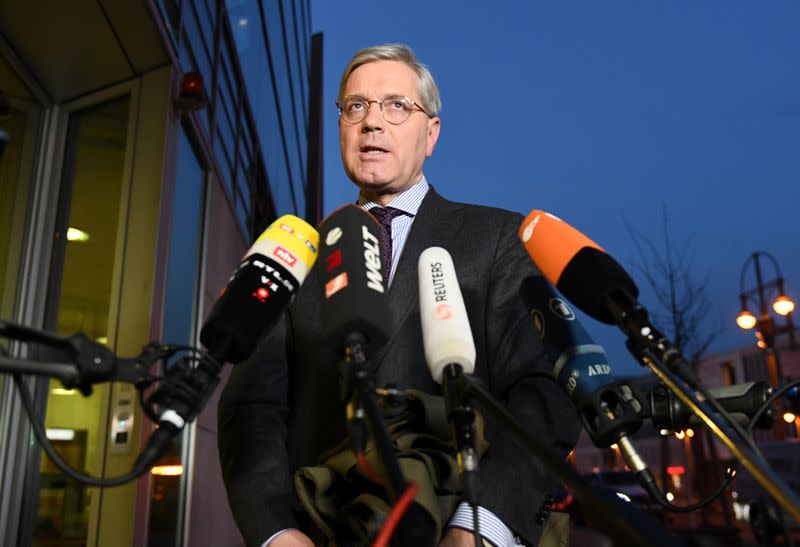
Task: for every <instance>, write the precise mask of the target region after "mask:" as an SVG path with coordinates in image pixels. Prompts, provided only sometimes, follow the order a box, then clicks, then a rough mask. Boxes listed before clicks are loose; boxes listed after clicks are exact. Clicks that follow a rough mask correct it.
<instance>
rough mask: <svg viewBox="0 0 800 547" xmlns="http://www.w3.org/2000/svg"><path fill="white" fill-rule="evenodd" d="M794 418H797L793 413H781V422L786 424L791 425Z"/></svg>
mask: <svg viewBox="0 0 800 547" xmlns="http://www.w3.org/2000/svg"><path fill="white" fill-rule="evenodd" d="M795 418H797V416H795V414H794V412H784V413H783V421H784V422H786V423H787V424H793V423H794V420H795Z"/></svg>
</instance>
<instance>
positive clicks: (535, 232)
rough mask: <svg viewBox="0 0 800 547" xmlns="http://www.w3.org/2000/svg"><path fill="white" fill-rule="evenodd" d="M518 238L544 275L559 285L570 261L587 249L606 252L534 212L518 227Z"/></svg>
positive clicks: (555, 220)
mask: <svg viewBox="0 0 800 547" xmlns="http://www.w3.org/2000/svg"><path fill="white" fill-rule="evenodd" d="M519 238H520V240H521V241H522V244H523V245H524V246H525V250H527V251H528V255H529V256H530V257H531V259H532V260H533V261H534V262H535V263H536V265H537V266H538V267H539V269H540V270H542V273H543V274H544V276H545V277H546V278H547V279H548V281H550V283H552V284H553V285H558V280H559V279H560V278H561V274H562V273H563V272H564V269H565V268H566V267H567V264H569V261H570V260H572V258H573V257H574V256H575V255H576V254H578V251H580V250H581V249H583V248H584V247H591V248H594V249H597V250H598V251H602V252H605V251H604V250H603V249H602V247H600V246H599V245H598V244H597V243H595V242H594V241H592V240H591V239H589V238H588V237H586V236H585V235H583V234H582V233H580V232H579V231H578V230H576V229H575V228H573V227H572V226H570V225H569V224H567V223H566V222H564V221H563V220H561V219H560V218H558V217H556V216H553V215H551V214H550V213H545V212H544V211H540V210H538V209H534V210H533V211H531V212H530V214H529V215H528V216H527V217H526V218H525V221H524V222H523V223H522V226H520V228H519Z"/></svg>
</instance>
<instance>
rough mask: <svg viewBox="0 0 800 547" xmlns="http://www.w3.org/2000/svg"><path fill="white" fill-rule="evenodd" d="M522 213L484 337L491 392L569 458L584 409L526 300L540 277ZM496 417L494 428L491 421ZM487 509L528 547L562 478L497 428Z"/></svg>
mask: <svg viewBox="0 0 800 547" xmlns="http://www.w3.org/2000/svg"><path fill="white" fill-rule="evenodd" d="M522 220H523V218H522V216H521V215H518V214H507V215H506V217H505V219H504V221H503V228H502V230H501V232H500V235H499V239H498V243H497V247H496V249H497V250H496V253H495V257H494V265H493V267H492V274H491V280H490V285H489V287H488V295H487V309H486V321H485V331H486V332H485V339H486V353H487V364H488V368H489V371H488V377H489V384H490V385H489V388H490V390H491V392H492V393H493V394H494V395H495V397H497V398H499V399H500V400H501V401H502V402H503V403H505V404H506V405H507V408H508V409H509V410H510V411H511V413H512V414H513V415H514V416H515V417H516V419H517V420H518V421H519V422H520V423H521V424H523V425H524V426H525V427H526V428H527V430H528V431H529V432H530V434H531V435H532V436H533V437H534V438H536V439H539V440H540V441H541V443H542V444H543V445H545V446H546V447H548V448H549V449H551V450H552V451H554V452H555V453H557V454H559V455H560V456H562V457H566V456H567V455H568V453H569V451H570V450H571V449H572V448H573V447H574V446H575V443H576V442H577V439H578V434H579V433H580V422H579V420H578V416H577V412H576V411H575V409H574V406H573V405H572V403H571V401H570V400H569V399H568V397H567V395H566V393H564V391H563V390H562V388H561V387H560V386H559V385H558V383H557V382H556V380H555V379H554V378H553V363H551V362H550V360H549V359H548V358H547V357H546V355H545V353H544V348H543V345H542V342H541V339H540V338H539V335H538V334H537V332H536V329H535V328H534V327H533V324H532V321H531V317H530V311H529V310H528V309H526V307H525V305H524V303H523V299H522V298H521V296H520V287H521V286H522V283H523V281H524V280H525V279H526V278H527V277H529V276H540V275H542V274H541V272H539V270H538V269H537V268H536V266H535V265H534V264H533V262H532V261H531V259H530V257H528V255H527V253H526V252H525V249H524V247H523V246H522V244H521V243H520V241H519V239H518V237H517V229H518V228H519V226H520V225H521V223H522ZM491 422H492V420H489V422H488V423H491ZM480 477H481V478H480V495H479V498H480V504H481V505H482V506H483V507H485V508H486V509H489V510H490V511H492V512H494V513H495V514H496V515H497V516H498V517H500V518H501V519H502V520H503V521H504V522H505V523H506V525H508V526H509V527H510V528H511V529H512V530H513V531H514V532H515V533H516V534H518V535H520V536H521V537H522V538H523V539H524V540H525V541H526V542H527V543H528V544H529V545H536V543H537V542H538V539H539V536H540V535H541V530H542V528H543V526H542V525H541V524H539V523H537V512H538V511H539V510H540V508H541V507H542V506H543V503H544V502H545V500H546V499H547V497H548V496H549V495H552V494H553V493H555V491H556V489H557V487H558V484H559V482H560V481H559V479H558V477H557V476H556V475H555V474H554V473H552V472H551V471H550V470H549V469H547V468H546V467H545V466H544V465H543V464H542V463H541V462H539V461H538V460H537V459H536V457H535V456H533V455H532V454H530V453H529V452H528V450H527V449H526V448H525V447H524V446H523V445H522V444H521V443H519V442H518V441H517V440H516V438H515V437H514V436H513V435H512V433H511V432H509V431H507V430H504V429H503V428H500V427H496V430H495V431H493V432H492V434H491V440H490V448H489V450H488V451H487V453H486V455H485V456H484V459H483V460H482V461H481V463H480Z"/></svg>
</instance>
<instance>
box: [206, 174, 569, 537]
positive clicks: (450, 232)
mask: <svg viewBox="0 0 800 547" xmlns="http://www.w3.org/2000/svg"><path fill="white" fill-rule="evenodd" d="M522 220H523V218H522V216H521V215H519V214H517V213H510V212H508V211H503V210H500V209H494V208H489V207H481V206H475V205H464V204H459V203H454V202H451V201H447V200H445V199H444V198H442V197H441V196H439V195H438V194H437V193H436V192H435V191H434V190H433V188H432V187H431V188H430V190H429V192H428V194H427V195H426V197H425V199H424V201H423V202H422V205H421V206H420V209H419V211H418V213H417V215H416V217H415V219H414V223H413V225H412V228H411V232H410V233H409V236H408V239H407V241H406V244H405V247H404V249H403V252H402V255H401V256H400V262H399V264H398V267H397V271H396V273H395V277H394V280H393V283H392V286H391V289H390V290H389V294H388V298H389V305H390V309H391V314H392V318H391V319H392V325H393V335H392V337H391V339H390V340H389V342H387V343H386V344H385V346H384V347H383V348H382V350H379V351H378V353H377V354H375V355H373V356H370V357H372V362H373V367H374V375H375V380H376V384H377V385H378V386H382V385H388V384H394V385H395V386H397V387H400V388H415V389H420V390H423V391H426V392H430V393H437V394H438V393H441V387H440V386H439V385H438V384H436V383H435V382H434V381H433V380H432V378H431V376H430V372H429V371H428V367H427V365H426V364H425V357H424V353H423V343H422V329H421V325H420V317H419V302H418V299H419V296H418V282H417V261H418V258H419V255H420V253H421V252H422V251H423V250H425V249H426V248H428V247H430V246H434V245H436V246H441V247H443V248H445V249H447V250H448V251H449V252H450V254H451V256H452V258H453V262H454V264H455V268H456V271H457V275H458V282H459V285H460V287H461V291H462V293H463V296H464V301H465V304H466V308H467V314H468V316H469V321H470V326H471V328H472V333H473V336H474V339H475V345H476V350H477V361H476V364H475V373H474V374H475V376H476V377H478V378H480V379H481V380H482V381H483V382H484V383H485V385H487V386H488V387H489V389H490V390H491V392H492V393H493V394H494V395H495V396H497V397H499V398H500V399H501V400H503V401H504V402H505V403H506V404H507V405H508V406H509V407H510V409H511V410H512V411H513V413H514V414H515V415H516V417H517V418H518V419H519V420H520V421H521V422H522V423H524V424H526V425H527V427H528V429H529V430H530V432H531V433H532V434H533V435H535V436H536V437H537V438H539V439H541V441H542V443H545V444H547V445H549V446H551V447H552V448H553V449H555V450H558V451H559V452H560V453H561V454H563V455H564V456H566V454H567V453H568V452H569V450H570V449H571V448H572V446H574V444H575V442H576V440H577V436H578V433H579V422H578V419H577V415H576V412H575V410H574V408H573V406H572V404H571V403H570V401H569V400H568V399H567V396H566V395H565V393H564V392H563V391H562V389H561V388H560V387H559V385H558V384H557V383H556V382H555V380H554V379H553V377H552V363H551V362H550V361H549V360H548V359H547V358H546V357H545V355H544V352H543V348H542V344H541V341H540V339H539V337H538V335H537V333H536V330H535V329H534V328H533V326H532V324H531V320H530V314H529V310H527V309H526V308H525V306H524V305H523V303H522V299H521V298H520V295H519V290H520V285H521V283H522V282H523V280H524V279H525V278H526V277H528V276H539V275H541V273H540V272H539V271H538V269H537V268H536V267H535V265H534V264H533V262H532V261H531V259H530V258H529V257H528V256H527V254H526V253H525V250H524V248H523V246H522V245H521V243H520V242H519V240H518V238H517V230H518V228H519V226H520V224H521V222H522ZM320 298H321V290H320V288H319V282H318V279H317V275H316V268H314V269H312V271H311V272H310V273H309V276H308V278H307V279H306V281H305V283H304V284H303V287H302V288H301V290H300V291H299V293H298V294H297V297H296V299H295V300H294V302H293V303H292V305H291V307H290V310H289V313H288V314H287V315H288V317H287V318H286V319H285V320H284V321H282V322H281V323H279V324H278V325H277V326H276V327H275V328H273V330H272V331H271V332H270V333H269V335H268V336H266V337H265V339H264V340H263V341H262V343H261V344H260V346H259V349H258V350H257V351H256V353H255V354H254V355H253V357H252V358H250V359H249V360H248V361H246V362H244V363H241V364H239V365H237V366H236V367H235V368H234V370H233V371H232V373H231V376H230V379H229V380H228V383H227V385H226V386H225V389H224V391H223V394H222V397H221V399H220V403H219V450H220V459H221V462H222V470H223V477H224V480H225V484H226V487H227V491H228V497H229V501H230V504H231V508H232V510H233V514H234V516H235V518H236V521H237V523H238V525H239V527H240V529H241V530H242V532H243V534H244V536H245V538H246V540H247V544H248V545H251V546H259V545H261V543H263V542H264V541H265V540H266V539H267V538H269V537H270V536H271V535H272V534H274V533H275V532H277V531H278V530H281V529H284V528H290V527H298V521H297V517H296V515H295V513H294V510H295V509H296V508H297V505H296V503H295V500H294V492H293V488H292V480H291V476H292V473H293V472H294V470H296V469H297V468H299V467H302V466H306V465H314V464H317V463H318V460H317V458H318V456H319V455H320V453H321V452H322V451H323V450H325V449H326V448H329V447H330V446H332V445H335V444H338V443H339V442H340V441H341V440H342V438H343V437H344V435H345V433H346V426H345V421H344V413H343V410H342V408H343V407H342V404H341V402H340V399H339V396H340V395H339V388H338V385H339V371H338V367H337V363H338V362H339V361H340V360H341V358H342V355H341V350H335V349H334V348H333V347H331V346H329V345H327V344H326V343H325V342H324V341H323V340H322V339H320V335H319V333H320V332H321V329H320V313H319V308H320ZM486 432H487V438H488V440H489V443H490V448H489V450H488V451H487V453H486V455H485V456H484V458H483V459H482V460H481V463H480V484H479V489H478V492H479V498H480V504H481V505H482V506H483V507H485V508H487V509H489V510H490V511H492V512H494V513H495V514H496V515H497V516H498V517H500V518H501V519H502V520H503V521H504V522H505V523H506V524H507V525H508V526H509V527H510V528H511V529H512V530H513V531H514V532H515V533H517V534H518V535H520V536H521V537H522V538H523V539H524V540H525V541H526V542H527V543H528V544H530V545H535V544H536V543H537V541H538V538H539V535H540V534H541V530H542V525H541V524H539V523H537V520H538V521H539V522H541V521H542V518H539V519H537V512H539V511H540V509H541V508H542V507H546V508H548V509H549V503H548V501H547V498H548V496H549V495H550V494H551V493H552V492H554V491H555V489H556V488H557V486H558V479H557V478H555V477H554V476H553V475H552V474H551V473H550V471H549V470H547V469H546V468H544V467H543V466H542V465H541V464H540V463H539V462H538V461H537V460H536V459H535V458H534V457H533V456H531V455H529V454H528V453H527V452H526V450H525V449H524V448H523V447H522V446H521V445H520V444H518V443H517V442H516V440H515V439H514V438H513V437H512V435H511V434H510V433H508V432H506V431H503V430H499V429H498V428H496V427H495V426H494V425H493V423H492V420H491V419H490V417H488V416H487V429H486Z"/></svg>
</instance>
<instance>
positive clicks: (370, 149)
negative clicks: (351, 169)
mask: <svg viewBox="0 0 800 547" xmlns="http://www.w3.org/2000/svg"><path fill="white" fill-rule="evenodd" d="M358 151H359V152H360V153H362V154H369V155H375V156H377V155H379V154H385V153H386V152H388V150H386V149H385V148H381V147H379V146H362V147H360V148H359V149H358Z"/></svg>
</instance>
